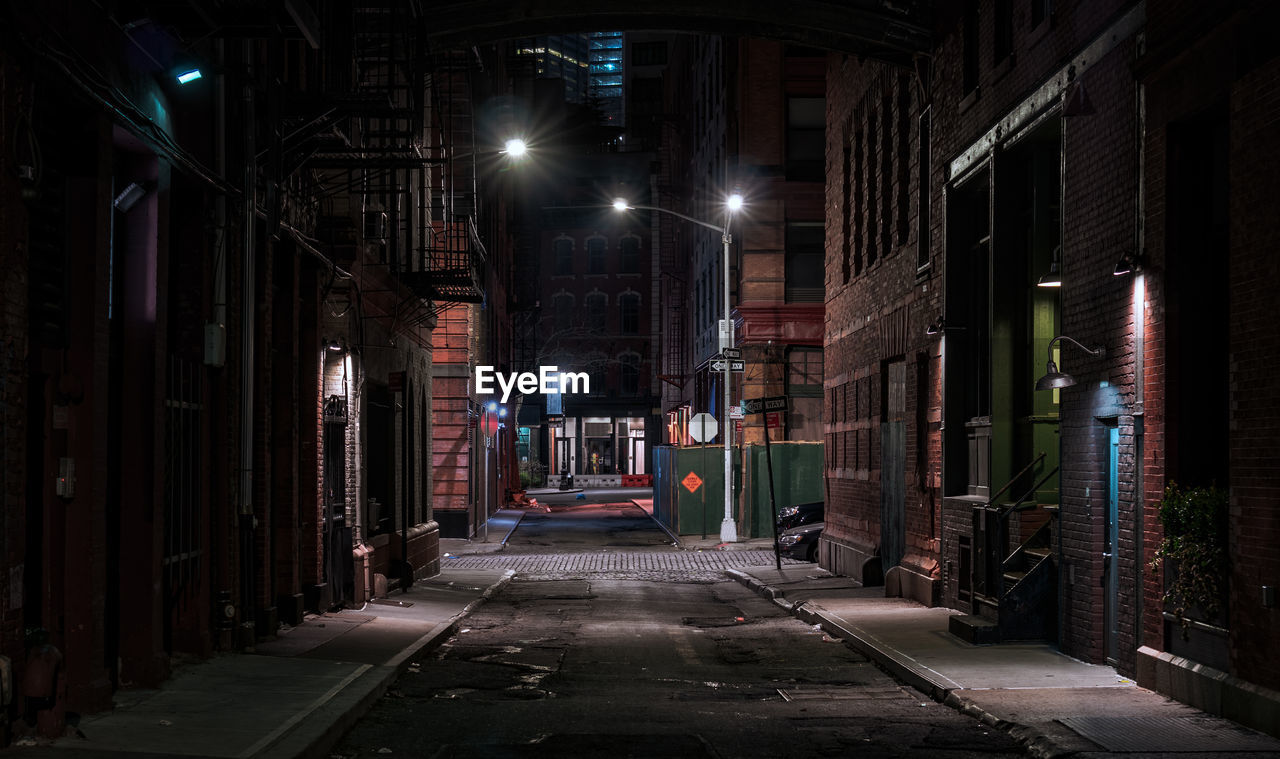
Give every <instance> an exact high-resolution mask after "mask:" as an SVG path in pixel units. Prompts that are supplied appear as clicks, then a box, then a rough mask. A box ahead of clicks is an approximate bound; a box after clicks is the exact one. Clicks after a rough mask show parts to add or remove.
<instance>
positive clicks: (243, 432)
mask: <svg viewBox="0 0 1280 759" xmlns="http://www.w3.org/2000/svg"><path fill="white" fill-rule="evenodd" d="M253 73H254V72H253V49H252V43H250V42H246V43H245V48H244V76H245V82H244V84H243V85H242V88H241V106H242V112H241V114H240V118H241V119H242V120H243V121H242V123H243V124H244V207H243V213H242V216H243V218H242V219H241V232H242V234H243V239H242V242H241V244H242V246H243V251H242V252H243V261H244V266H243V269H242V271H241V278H240V283H241V290H240V494H239V495H240V497H239V499H238V500H239V503H238V513H239V522H240V562H241V567H242V570H243V571H242V572H241V577H242V578H243V580H242V583H243V584H242V585H241V591H240V605H241V616H240V618H241V625H242V626H243V627H248V628H252V626H253V624H254V609H255V606H256V604H257V601H256V599H255V598H254V586H255V585H256V578H255V575H254V569H255V567H254V555H253V549H254V539H253V533H254V516H253V432H254V413H253V412H254V408H253V407H254V397H253V380H254V368H255V367H254V330H255V329H256V328H257V319H256V318H255V316H256V311H257V297H256V295H255V290H256V289H257V288H256V284H257V277H256V271H257V256H256V251H255V242H256V233H255V228H256V218H255V217H256V213H255V212H256V210H257V206H258V192H257V185H258V161H257V146H256V144H255V134H254V130H255V123H254V117H255V114H254V92H253Z"/></svg>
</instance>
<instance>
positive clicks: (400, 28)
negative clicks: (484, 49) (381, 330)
mask: <svg viewBox="0 0 1280 759" xmlns="http://www.w3.org/2000/svg"><path fill="white" fill-rule="evenodd" d="M423 23H424V20H423V19H422V18H421V17H420V16H418V15H417V14H415V13H414V12H413V6H412V5H410V4H404V3H394V2H359V3H356V4H355V5H354V6H353V7H352V8H351V29H352V36H351V40H352V42H351V49H350V50H349V51H346V54H347V55H348V56H349V61H350V69H351V71H352V74H351V76H352V80H351V81H350V82H349V83H348V86H347V87H345V88H343V90H344V91H341V92H339V93H337V94H331V95H330V97H329V108H328V110H327V111H325V112H324V113H323V114H322V115H321V116H319V117H318V118H316V119H314V120H312V121H311V122H310V123H308V124H306V125H304V126H303V127H300V128H299V130H298V133H299V134H301V135H303V136H304V137H306V136H316V137H317V139H315V140H313V141H312V142H311V144H310V145H309V152H307V154H306V155H305V157H304V158H303V159H302V162H303V165H305V166H306V167H308V168H311V169H316V170H320V171H321V172H324V176H325V181H324V183H323V185H322V189H321V195H322V199H323V200H324V205H325V209H326V210H324V211H322V213H321V220H320V221H321V233H322V237H324V238H327V240H326V241H328V242H330V243H331V244H333V245H334V247H335V251H336V252H338V253H336V254H337V255H338V258H339V259H340V260H341V259H342V258H343V256H342V255H341V254H340V251H343V250H349V251H350V255H349V258H355V257H356V256H355V243H356V242H357V241H358V242H361V243H363V245H364V248H365V251H366V256H365V257H364V260H365V265H366V266H385V267H387V269H388V271H389V273H390V274H391V275H392V276H393V277H394V279H395V280H398V282H399V284H400V287H398V288H396V292H395V295H396V300H397V302H398V305H397V306H396V314H395V317H396V319H397V321H399V322H400V323H403V324H407V325H410V326H421V325H425V324H428V323H430V321H431V320H432V319H433V317H434V316H435V315H436V314H438V313H439V311H440V310H442V309H443V308H445V307H447V306H448V305H449V304H451V303H459V302H479V301H480V300H481V299H482V298H483V291H482V287H481V276H480V274H481V271H482V266H483V263H484V259H485V251H484V245H483V244H482V243H481V241H480V237H479V235H478V234H477V232H476V226H475V221H474V217H473V213H474V209H473V208H471V207H468V208H467V209H466V211H467V213H459V212H458V211H457V210H455V208H454V206H455V205H457V201H455V200H454V198H453V197H452V194H453V193H454V192H455V190H456V189H457V188H455V187H454V186H453V185H454V183H453V181H452V176H451V175H452V174H453V171H452V169H451V164H452V163H453V161H452V159H451V157H450V155H449V151H448V147H447V145H445V144H442V143H441V142H440V140H439V138H440V136H441V134H442V132H441V131H440V124H441V119H442V117H441V111H442V110H443V111H445V112H447V113H450V114H452V113H456V112H457V111H458V110H460V109H462V108H463V106H464V105H465V108H466V114H467V116H468V117H469V114H470V101H469V90H468V89H467V85H468V82H467V81H466V80H465V78H464V79H463V80H462V81H458V79H457V77H455V76H453V75H451V74H446V75H445V76H441V75H440V73H441V70H442V67H441V65H440V61H441V59H442V58H446V59H447V58H449V57H450V56H451V55H452V54H449V55H437V56H435V57H432V56H428V54H427V51H426V48H425V43H424V42H423V41H422V40H423V39H424V36H425V35H423V34H421V33H420V32H421V29H420V26H421V25H422V24H423ZM340 54H341V53H340ZM462 60H463V61H464V62H465V60H466V58H465V56H463V57H462ZM335 65H336V66H337V67H340V66H341V63H338V64H335ZM443 68H444V70H445V71H446V72H448V71H449V67H448V66H447V65H446V66H444V67H443ZM459 120H460V119H457V118H453V117H451V118H450V122H449V123H455V122H458V121H459ZM342 126H346V128H347V131H346V132H345V133H344V132H343V131H342V130H341V128H340V127H342ZM465 126H466V127H467V128H468V130H469V123H468V124H467V125H465ZM471 205H473V204H471ZM352 219H357V220H358V222H357V223H356V225H355V228H354V229H352V228H350V220H352Z"/></svg>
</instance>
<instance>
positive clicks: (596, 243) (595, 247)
mask: <svg viewBox="0 0 1280 759" xmlns="http://www.w3.org/2000/svg"><path fill="white" fill-rule="evenodd" d="M604 250H605V246H604V238H603V237H593V238H591V239H590V240H587V267H588V268H587V271H588V272H590V273H592V274H604V273H605V268H604V267H605V263H604Z"/></svg>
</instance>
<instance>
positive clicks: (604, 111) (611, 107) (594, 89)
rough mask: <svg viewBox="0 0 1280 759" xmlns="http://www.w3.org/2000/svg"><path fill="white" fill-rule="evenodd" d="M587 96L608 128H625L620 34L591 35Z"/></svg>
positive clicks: (599, 33) (594, 33) (621, 41)
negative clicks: (597, 106) (597, 105)
mask: <svg viewBox="0 0 1280 759" xmlns="http://www.w3.org/2000/svg"><path fill="white" fill-rule="evenodd" d="M587 38H588V40H589V42H590V45H589V52H588V55H587V60H588V63H589V69H588V80H589V81H588V84H587V95H588V96H590V97H591V98H592V99H593V100H595V101H596V103H597V104H599V106H600V110H601V116H602V118H603V120H604V123H605V125H607V126H616V127H623V126H626V123H627V122H626V108H625V107H624V102H625V100H624V92H623V90H624V89H625V88H624V87H623V81H624V68H625V66H624V64H623V60H622V53H623V34H622V32H591V33H590V34H588V35H587Z"/></svg>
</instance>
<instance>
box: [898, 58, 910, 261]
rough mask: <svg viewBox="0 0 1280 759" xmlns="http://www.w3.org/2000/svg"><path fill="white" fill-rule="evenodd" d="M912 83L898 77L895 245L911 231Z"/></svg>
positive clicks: (905, 241)
mask: <svg viewBox="0 0 1280 759" xmlns="http://www.w3.org/2000/svg"><path fill="white" fill-rule="evenodd" d="M912 86H913V85H912V82H911V80H910V79H909V78H907V76H906V75H905V74H903V75H901V76H899V77H898V126H897V129H896V131H897V135H896V136H897V138H898V152H897V154H896V155H895V156H894V163H895V164H897V165H896V166H895V167H894V169H895V170H896V171H897V174H898V177H897V180H896V181H897V183H898V201H897V205H896V207H895V208H894V219H895V220H896V221H897V227H898V229H897V234H898V237H897V244H898V245H906V244H907V232H908V231H909V230H910V229H911V166H910V164H911V88H912Z"/></svg>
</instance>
